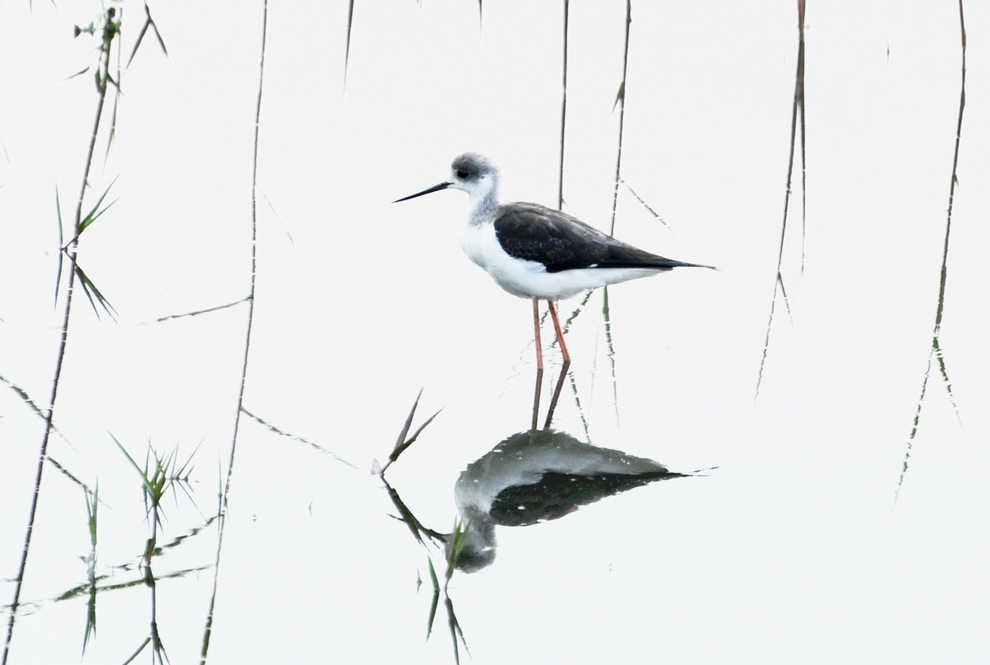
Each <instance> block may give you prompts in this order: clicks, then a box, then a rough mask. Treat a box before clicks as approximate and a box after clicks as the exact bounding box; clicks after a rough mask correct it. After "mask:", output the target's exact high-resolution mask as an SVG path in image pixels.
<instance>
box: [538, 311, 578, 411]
mask: <svg viewBox="0 0 990 665" xmlns="http://www.w3.org/2000/svg"><path fill="white" fill-rule="evenodd" d="M547 305H549V306H550V318H552V319H553V328H554V330H555V331H556V332H557V342H558V343H559V344H560V354H561V355H562V356H563V357H564V364H563V365H562V366H561V368H560V378H559V379H557V387H556V388H554V391H553V399H551V400H550V410H549V411H547V422H546V424H544V425H543V429H550V423H551V422H553V412H554V409H556V408H557V400H558V399H559V398H560V391H561V390H562V389H563V388H564V379H566V378H567V370H568V369H569V368H570V366H571V354H570V353H568V352H567V344H566V343H565V342H564V331H563V330H561V329H560V319H558V318H557V308H556V307H554V306H553V301H552V300H548V301H547Z"/></svg>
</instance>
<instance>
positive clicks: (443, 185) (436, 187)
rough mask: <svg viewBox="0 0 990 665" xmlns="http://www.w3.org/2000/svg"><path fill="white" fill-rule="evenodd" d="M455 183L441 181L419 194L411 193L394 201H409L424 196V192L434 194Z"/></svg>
mask: <svg viewBox="0 0 990 665" xmlns="http://www.w3.org/2000/svg"><path fill="white" fill-rule="evenodd" d="M453 184H454V183H452V182H441V183H440V184H439V185H433V187H430V188H429V189H424V190H423V191H421V192H419V193H418V194H410V195H409V196H403V197H402V198H401V199H396V200H394V201H392V203H399V202H401V201H408V200H409V199H414V198H416V197H417V196H423V195H424V194H432V193H433V192H439V191H440V190H441V189H447V188H448V187H450V186H451V185H453Z"/></svg>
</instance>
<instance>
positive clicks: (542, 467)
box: [446, 430, 692, 573]
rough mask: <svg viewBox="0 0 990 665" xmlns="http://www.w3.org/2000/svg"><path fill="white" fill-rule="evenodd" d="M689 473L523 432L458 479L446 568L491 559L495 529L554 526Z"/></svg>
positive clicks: (556, 436)
mask: <svg viewBox="0 0 990 665" xmlns="http://www.w3.org/2000/svg"><path fill="white" fill-rule="evenodd" d="M690 475H692V474H684V473H674V472H671V471H668V470H667V468H666V467H665V466H663V465H662V464H659V463H657V462H654V461H653V460H650V459H646V458H643V457H634V456H632V455H627V454H625V453H623V452H621V451H618V450H611V449H609V448H599V447H597V446H593V445H591V444H587V443H582V442H580V441H578V440H577V439H575V438H574V437H572V436H570V435H569V434H566V433H563V432H556V431H553V430H539V431H537V432H535V433H534V432H531V431H528V430H527V431H525V432H520V433H519V434H513V435H512V436H510V437H509V438H507V439H505V440H504V441H502V442H501V443H499V444H498V445H496V446H495V447H494V448H493V449H492V450H491V451H490V452H488V453H487V454H485V455H484V456H483V457H482V458H481V459H479V460H478V461H476V462H473V463H471V464H469V465H468V466H467V468H466V469H465V470H464V471H463V472H462V473H461V475H460V478H458V480H457V483H456V485H455V486H454V501H455V503H456V505H457V511H458V513H460V516H461V520H462V523H463V524H464V532H463V535H462V536H460V537H459V538H453V537H449V538H448V539H447V546H446V550H447V559H448V564H451V563H452V564H453V566H454V567H456V568H457V569H458V570H461V571H463V572H468V573H470V572H475V571H478V570H481V569H482V568H485V567H487V566H490V565H491V564H492V562H493V561H494V560H495V547H496V545H495V526H496V525H499V526H528V525H531V524H536V523H538V522H545V521H548V520H555V519H559V518H561V517H564V516H565V515H568V514H570V513H572V512H574V511H575V510H577V509H578V508H579V507H581V506H586V505H588V504H591V503H594V502H596V501H599V500H600V499H604V498H605V497H607V496H612V495H613V494H618V493H619V492H624V491H626V490H629V489H632V488H634V487H639V486H641V485H646V484H648V483H652V482H655V481H658V480H668V479H670V478H682V477H685V476H690Z"/></svg>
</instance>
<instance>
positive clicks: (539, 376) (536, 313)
mask: <svg viewBox="0 0 990 665" xmlns="http://www.w3.org/2000/svg"><path fill="white" fill-rule="evenodd" d="M533 330H534V332H535V333H536V334H535V338H536V393H535V394H534V395H533V429H532V434H534V435H535V434H536V423H537V421H538V420H539V417H540V390H541V388H542V387H543V343H542V342H541V341H540V301H539V300H537V299H536V298H533Z"/></svg>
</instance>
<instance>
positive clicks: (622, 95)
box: [608, 0, 632, 235]
mask: <svg viewBox="0 0 990 665" xmlns="http://www.w3.org/2000/svg"><path fill="white" fill-rule="evenodd" d="M631 26H632V0H626V42H625V47H624V49H623V52H622V83H621V84H620V85H619V94H618V98H617V99H616V101H617V102H618V103H619V147H618V149H617V150H616V154H615V189H614V190H613V192H612V226H611V227H610V228H609V232H608V234H609V235H615V209H616V207H617V205H618V203H619V182H620V179H619V173H620V172H621V170H622V132H623V129H624V127H625V122H626V73H627V72H628V70H629V29H630V27H631Z"/></svg>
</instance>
